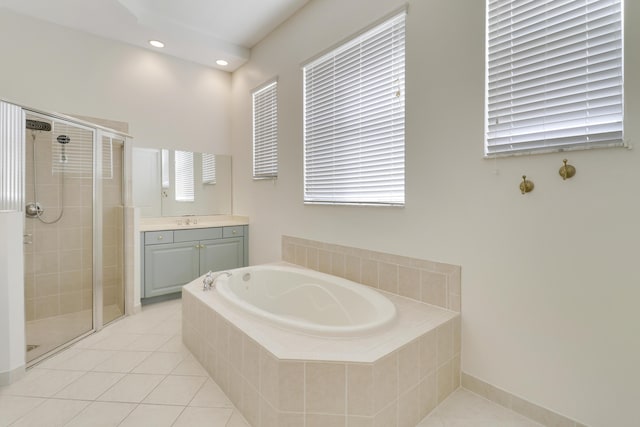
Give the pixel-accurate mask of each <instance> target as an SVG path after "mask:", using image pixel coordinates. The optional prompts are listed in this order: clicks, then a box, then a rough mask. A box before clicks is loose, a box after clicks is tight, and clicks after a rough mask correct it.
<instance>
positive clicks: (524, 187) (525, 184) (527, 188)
mask: <svg viewBox="0 0 640 427" xmlns="http://www.w3.org/2000/svg"><path fill="white" fill-rule="evenodd" d="M532 191H533V181H529V180H528V179H527V176H526V175H522V182H521V183H520V192H521V193H522V194H526V193H530V192H532Z"/></svg>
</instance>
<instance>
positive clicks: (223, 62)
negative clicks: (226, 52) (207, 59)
mask: <svg viewBox="0 0 640 427" xmlns="http://www.w3.org/2000/svg"><path fill="white" fill-rule="evenodd" d="M216 64H218V65H219V66H221V67H226V66H227V65H229V63H228V62H227V61H225V60H224V59H218V60H217V61H216Z"/></svg>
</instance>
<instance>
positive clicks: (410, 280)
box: [282, 236, 461, 313]
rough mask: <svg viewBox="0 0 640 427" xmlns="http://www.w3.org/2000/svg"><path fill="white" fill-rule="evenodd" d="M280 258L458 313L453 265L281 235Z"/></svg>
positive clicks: (458, 289)
mask: <svg viewBox="0 0 640 427" xmlns="http://www.w3.org/2000/svg"><path fill="white" fill-rule="evenodd" d="M282 260H283V261H285V262H289V263H292V264H296V265H300V266H302V267H306V268H310V269H312V270H317V271H321V272H323V273H328V274H332V275H334V276H338V277H343V278H345V279H349V280H352V281H354V282H357V283H362V284H363V285H367V286H371V287H374V288H377V289H380V290H383V291H386V292H391V293H394V294H397V295H401V296H404V297H407V298H412V299H415V300H417V301H421V302H426V303H427V304H433V305H437V306H438V307H443V308H446V309H448V310H453V311H456V312H458V313H459V312H460V306H461V297H460V296H461V284H460V280H461V268H460V266H457V265H452V264H445V263H441V262H435V261H427V260H423V259H418V258H409V257H404V256H399V255H392V254H386V253H383V252H375V251H369V250H366V249H358V248H352V247H348V246H341V245H334V244H329V243H323V242H318V241H314V240H306V239H300V238H297V237H291V236H282Z"/></svg>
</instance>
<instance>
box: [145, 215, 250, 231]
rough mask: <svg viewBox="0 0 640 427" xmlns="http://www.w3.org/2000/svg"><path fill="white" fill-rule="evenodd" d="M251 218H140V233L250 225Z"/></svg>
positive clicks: (231, 216) (215, 216)
mask: <svg viewBox="0 0 640 427" xmlns="http://www.w3.org/2000/svg"><path fill="white" fill-rule="evenodd" d="M248 224H249V217H246V216H237V215H195V216H165V217H160V218H140V227H139V231H160V230H182V229H184V230H188V229H191V228H209V227H230V226H234V225H248Z"/></svg>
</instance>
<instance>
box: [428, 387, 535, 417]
mask: <svg viewBox="0 0 640 427" xmlns="http://www.w3.org/2000/svg"><path fill="white" fill-rule="evenodd" d="M443 426H447V427H448V426H456V427H496V426H500V427H541V425H540V424H538V423H536V422H534V421H531V420H529V419H527V418H525V417H523V416H521V415H519V414H516V413H515V412H513V411H510V410H509V409H506V408H504V407H502V406H499V405H496V404H495V403H493V402H491V401H489V400H486V399H484V398H482V397H480V396H478V395H477V394H474V393H472V392H470V391H468V390H465V389H463V388H459V389H458V390H456V391H455V392H453V393H452V394H451V395H450V396H449V397H448V398H447V399H446V400H445V401H443V402H442V403H441V404H440V405H439V406H438V407H437V408H436V409H434V410H433V412H431V414H429V415H428V416H427V417H426V418H424V419H423V420H422V421H421V422H420V423H419V424H418V426H417V427H443Z"/></svg>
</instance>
